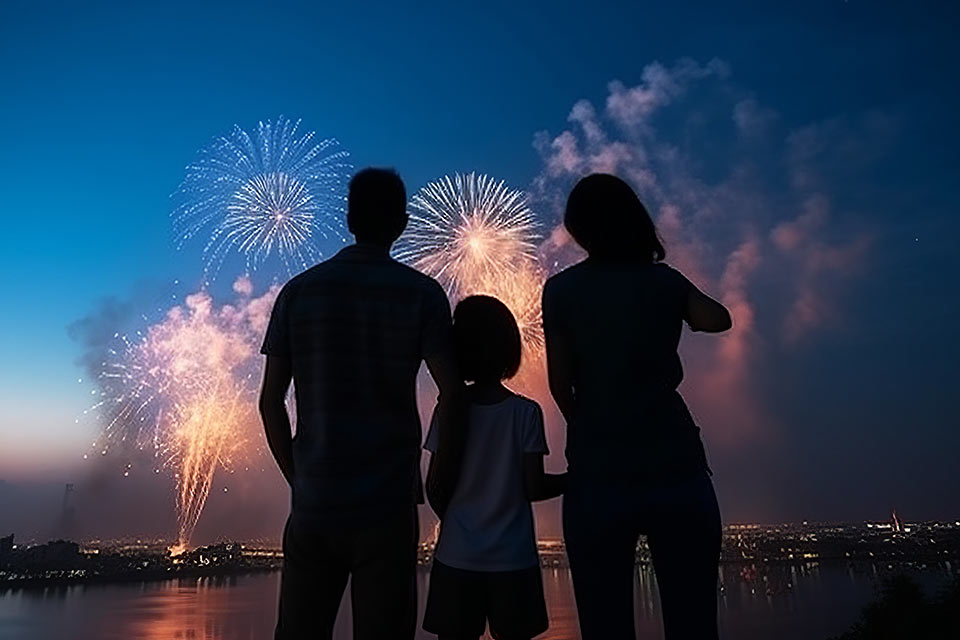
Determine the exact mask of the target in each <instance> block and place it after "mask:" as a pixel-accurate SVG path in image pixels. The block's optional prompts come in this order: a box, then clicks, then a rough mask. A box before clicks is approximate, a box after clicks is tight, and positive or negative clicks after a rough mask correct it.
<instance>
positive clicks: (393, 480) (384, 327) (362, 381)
mask: <svg viewBox="0 0 960 640" xmlns="http://www.w3.org/2000/svg"><path fill="white" fill-rule="evenodd" d="M449 349H451V320H450V304H449V302H448V300H447V296H446V294H445V293H444V291H443V288H442V287H441V286H440V285H439V284H438V283H437V282H436V281H435V280H433V279H432V278H430V277H428V276H426V275H424V274H422V273H420V272H418V271H416V270H414V269H411V268H410V267H407V266H405V265H403V264H401V263H399V262H397V261H396V260H393V259H392V258H391V257H390V256H389V255H388V253H387V250H386V249H385V248H382V247H376V246H372V245H364V244H355V245H352V246H349V247H346V248H344V249H342V250H341V251H340V252H339V253H337V254H336V255H335V256H333V257H332V258H330V259H329V260H327V261H325V262H322V263H320V264H318V265H316V266H314V267H312V268H311V269H308V270H307V271H305V272H303V273H301V274H300V275H298V276H296V277H295V278H293V279H292V280H290V281H289V282H288V283H287V284H286V285H285V286H284V287H283V289H282V290H281V291H280V294H279V295H278V296H277V300H276V302H275V303H274V307H273V313H272V314H271V317H270V323H269V325H268V327H267V333H266V337H265V338H264V341H263V347H262V348H261V353H264V354H266V355H269V356H277V357H282V358H290V360H291V361H292V368H293V381H294V390H295V395H296V435H295V436H294V439H293V457H294V482H293V498H292V500H293V506H292V510H293V513H294V515H295V516H297V517H298V518H299V519H300V520H301V521H302V522H305V523H308V524H309V523H310V522H315V523H317V524H323V523H324V522H325V521H328V519H329V518H333V520H332V521H335V522H336V523H338V524H349V523H363V522H371V521H374V520H377V519H379V518H381V517H383V516H384V515H390V514H391V513H392V512H395V511H400V510H402V509H408V508H410V506H412V505H414V504H416V503H417V502H422V485H421V481H420V442H421V430H420V429H421V427H420V417H419V414H418V412H417V401H416V379H417V372H418V371H419V369H420V363H421V362H422V361H423V359H424V358H425V357H429V356H430V355H432V354H434V353H441V352H443V351H444V350H449Z"/></svg>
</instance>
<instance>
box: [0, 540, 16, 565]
mask: <svg viewBox="0 0 960 640" xmlns="http://www.w3.org/2000/svg"><path fill="white" fill-rule="evenodd" d="M12 556H13V534H12V533H11V534H10V535H8V536H6V537H5V538H0V567H3V566H6V564H7V563H8V562H10V558H11V557H12Z"/></svg>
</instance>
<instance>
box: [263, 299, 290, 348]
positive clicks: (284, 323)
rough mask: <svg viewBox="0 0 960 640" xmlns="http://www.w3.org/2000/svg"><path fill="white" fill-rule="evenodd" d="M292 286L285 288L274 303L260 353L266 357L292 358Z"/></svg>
mask: <svg viewBox="0 0 960 640" xmlns="http://www.w3.org/2000/svg"><path fill="white" fill-rule="evenodd" d="M289 290H290V286H289V284H287V286H285V287H283V289H281V290H280V293H279V294H278V295H277V299H276V301H275V302H274V303H273V311H272V312H271V313H270V322H269V324H267V333H266V335H264V337H263V345H262V346H261V347H260V353H262V354H263V355H266V356H277V357H280V358H289V357H290V318H289V311H288V307H289V298H290V293H289Z"/></svg>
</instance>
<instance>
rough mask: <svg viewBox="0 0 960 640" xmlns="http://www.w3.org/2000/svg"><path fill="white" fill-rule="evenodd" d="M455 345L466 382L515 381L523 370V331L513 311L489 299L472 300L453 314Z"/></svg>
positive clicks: (493, 299)
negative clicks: (508, 379)
mask: <svg viewBox="0 0 960 640" xmlns="http://www.w3.org/2000/svg"><path fill="white" fill-rule="evenodd" d="M453 343H454V349H455V351H456V354H457V362H458V364H459V366H460V373H461V375H462V376H463V379H464V380H471V381H474V382H477V381H483V382H492V381H497V380H506V379H507V378H512V377H513V376H514V374H516V373H517V369H519V368H520V350H521V343H520V329H519V328H518V327H517V321H516V320H515V319H514V317H513V314H512V313H510V309H508V308H507V306H506V305H505V304H503V303H502V302H500V301H499V300H497V299H496V298H492V297H490V296H469V297H466V298H464V299H463V300H461V301H460V303H459V304H458V305H457V308H456V309H455V310H454V312H453Z"/></svg>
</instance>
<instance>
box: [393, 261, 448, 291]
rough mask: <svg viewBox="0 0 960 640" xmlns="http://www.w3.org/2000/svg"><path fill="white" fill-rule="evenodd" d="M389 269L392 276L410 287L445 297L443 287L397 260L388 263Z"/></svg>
mask: <svg viewBox="0 0 960 640" xmlns="http://www.w3.org/2000/svg"><path fill="white" fill-rule="evenodd" d="M384 264H389V265H390V268H391V269H392V271H393V274H394V276H395V277H397V278H398V279H402V280H403V281H405V282H409V283H410V284H411V285H412V286H416V287H418V288H420V289H423V290H424V291H426V292H427V293H430V294H439V295H443V296H446V295H447V294H446V292H445V291H444V290H443V286H441V284H440V283H439V282H437V281H436V280H434V279H433V278H431V277H430V276H428V275H427V274H425V273H423V272H421V271H417V270H416V269H414V268H413V267H411V266H409V265H406V264H404V263H402V262H400V261H399V260H395V259H392V258H391V260H390V261H389V263H384Z"/></svg>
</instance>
